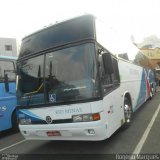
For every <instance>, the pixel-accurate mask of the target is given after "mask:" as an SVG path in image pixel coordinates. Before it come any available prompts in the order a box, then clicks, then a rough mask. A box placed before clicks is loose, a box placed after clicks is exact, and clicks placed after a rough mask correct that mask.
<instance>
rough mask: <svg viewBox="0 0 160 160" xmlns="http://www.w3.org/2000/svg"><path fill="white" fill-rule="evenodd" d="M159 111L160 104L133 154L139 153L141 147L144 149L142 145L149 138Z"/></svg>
mask: <svg viewBox="0 0 160 160" xmlns="http://www.w3.org/2000/svg"><path fill="white" fill-rule="evenodd" d="M159 111H160V104H159V106H158V108H157V110H156V111H155V113H154V115H153V117H152V119H151V121H150V123H149V125H148V126H147V128H146V130H145V132H144V133H143V136H142V138H141V139H140V141H139V143H138V145H137V146H136V148H135V150H134V152H133V154H139V153H140V152H141V149H142V147H143V145H144V143H145V141H146V139H147V137H148V135H149V132H150V130H151V128H152V126H153V124H154V121H155V119H156V117H157V115H158V113H159Z"/></svg>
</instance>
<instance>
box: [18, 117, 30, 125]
mask: <svg viewBox="0 0 160 160" xmlns="http://www.w3.org/2000/svg"><path fill="white" fill-rule="evenodd" d="M19 124H20V125H28V124H32V121H31V119H30V118H22V119H19Z"/></svg>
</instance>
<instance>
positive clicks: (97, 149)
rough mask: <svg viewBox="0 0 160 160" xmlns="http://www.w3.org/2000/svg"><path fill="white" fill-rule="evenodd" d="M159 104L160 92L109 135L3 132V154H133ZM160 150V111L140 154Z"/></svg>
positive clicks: (0, 140) (0, 137)
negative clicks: (42, 136) (94, 138)
mask: <svg viewBox="0 0 160 160" xmlns="http://www.w3.org/2000/svg"><path fill="white" fill-rule="evenodd" d="M159 105H160V92H159V91H158V92H157V93H156V95H155V96H154V97H153V99H152V100H149V101H147V102H146V103H145V104H144V105H143V106H142V107H141V108H140V109H139V110H138V111H137V112H136V113H134V116H133V120H132V123H131V126H130V127H129V128H128V129H122V128H120V129H119V130H118V131H116V132H115V133H114V134H113V135H112V136H111V137H110V138H109V139H107V140H104V141H99V142H87V141H84V142H83V141H39V140H38V141H31V140H24V138H23V136H22V135H21V134H20V133H15V132H13V131H11V130H10V131H6V132H3V133H0V154H3V155H4V154H5V153H9V154H27V155H28V154H132V153H133V152H134V150H135V148H136V146H137V145H138V143H139V142H140V141H141V139H142V137H143V135H144V132H145V130H146V128H147V127H148V125H149V123H150V121H151V119H152V117H153V115H154V113H155V112H156V110H157V108H158V107H159ZM143 153H144V154H160V112H159V113H158V115H157V117H156V119H155V121H154V123H153V126H152V127H150V132H149V134H148V136H147V137H146V140H145V141H144V144H143V145H142V149H141V151H140V154H143Z"/></svg>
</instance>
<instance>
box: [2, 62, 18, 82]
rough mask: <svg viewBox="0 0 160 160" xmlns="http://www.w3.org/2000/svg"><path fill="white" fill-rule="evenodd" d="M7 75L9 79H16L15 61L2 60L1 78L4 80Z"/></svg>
mask: <svg viewBox="0 0 160 160" xmlns="http://www.w3.org/2000/svg"><path fill="white" fill-rule="evenodd" d="M5 76H7V77H8V80H9V81H15V79H16V74H15V66H14V63H13V61H4V60H1V61H0V80H1V81H2V82H3V81H4V79H5Z"/></svg>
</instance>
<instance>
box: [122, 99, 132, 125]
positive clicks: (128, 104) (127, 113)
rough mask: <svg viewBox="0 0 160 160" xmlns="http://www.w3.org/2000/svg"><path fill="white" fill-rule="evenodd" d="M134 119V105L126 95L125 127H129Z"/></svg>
mask: <svg viewBox="0 0 160 160" xmlns="http://www.w3.org/2000/svg"><path fill="white" fill-rule="evenodd" d="M131 119H132V106H131V102H130V100H129V99H128V98H127V97H125V99H124V124H123V128H128V127H129V126H130V124H131Z"/></svg>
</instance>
